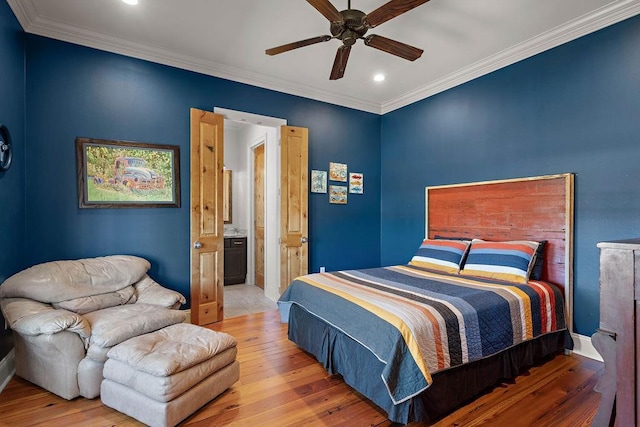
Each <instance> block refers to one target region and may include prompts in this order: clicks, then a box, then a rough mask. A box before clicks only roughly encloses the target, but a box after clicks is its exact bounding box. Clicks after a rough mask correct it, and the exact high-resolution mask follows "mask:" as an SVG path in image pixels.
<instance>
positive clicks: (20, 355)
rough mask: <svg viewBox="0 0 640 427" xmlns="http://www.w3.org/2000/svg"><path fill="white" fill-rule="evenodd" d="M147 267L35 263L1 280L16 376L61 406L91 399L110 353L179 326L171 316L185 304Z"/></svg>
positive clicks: (127, 262) (104, 260)
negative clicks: (81, 398) (59, 400)
mask: <svg viewBox="0 0 640 427" xmlns="http://www.w3.org/2000/svg"><path fill="white" fill-rule="evenodd" d="M149 267H150V264H149V262H148V261H147V260H145V259H143V258H139V257H134V256H126V255H114V256H107V257H100V258H89V259H80V260H73V261H55V262H48V263H44V264H39V265H36V266H33V267H31V268H28V269H26V270H23V271H21V272H19V273H17V274H15V275H13V276H12V277H10V278H8V279H7V280H5V281H4V283H2V285H0V309H2V314H3V316H4V318H5V319H6V320H7V321H8V323H9V325H10V327H11V329H12V330H13V337H14V343H15V355H16V374H17V375H18V376H20V377H22V378H24V379H26V380H28V381H30V382H32V383H34V384H37V385H39V386H41V387H43V388H45V389H47V390H49V391H51V392H52V393H55V394H57V395H58V396H61V397H63V398H65V399H73V398H74V397H77V396H80V395H81V396H84V397H86V398H89V399H93V398H95V397H97V396H98V395H99V394H100V383H101V382H102V379H103V377H102V368H103V365H104V362H105V361H106V360H107V352H108V351H109V349H110V348H111V347H113V346H115V345H116V344H119V343H121V342H123V341H125V340H127V339H129V338H132V337H134V336H138V335H142V334H146V333H149V332H153V331H156V330H158V329H162V328H164V327H166V326H169V325H172V324H175V323H181V322H184V321H185V319H186V316H185V314H184V313H183V312H180V311H178V310H177V308H179V307H180V305H182V304H184V303H185V302H186V301H185V298H184V297H183V296H182V295H181V294H180V293H178V292H174V291H172V290H169V289H166V288H163V287H162V286H160V285H159V284H158V283H156V282H155V281H154V280H153V279H151V278H150V277H149V276H148V275H147V274H146V273H147V271H148V269H149Z"/></svg>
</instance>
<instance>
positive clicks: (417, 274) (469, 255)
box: [278, 174, 573, 424]
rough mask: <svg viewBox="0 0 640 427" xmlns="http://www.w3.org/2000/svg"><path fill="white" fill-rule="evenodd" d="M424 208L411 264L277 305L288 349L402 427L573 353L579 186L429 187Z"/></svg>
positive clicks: (316, 280) (340, 281)
mask: <svg viewBox="0 0 640 427" xmlns="http://www.w3.org/2000/svg"><path fill="white" fill-rule="evenodd" d="M425 205H426V208H425V229H426V233H425V236H424V239H423V241H422V243H421V244H420V247H419V248H418V249H417V251H416V254H415V255H414V256H413V257H412V258H411V260H408V263H407V264H404V265H397V266H388V267H381V268H373V269H363V270H349V271H337V272H329V273H318V274H310V275H306V276H302V277H299V278H297V279H295V280H294V281H292V283H291V284H290V285H289V287H288V288H287V290H286V291H285V293H283V295H282V297H281V298H280V300H279V302H278V305H279V308H280V312H281V317H282V320H283V321H285V322H288V325H289V332H288V333H289V339H291V340H292V341H293V342H295V343H296V344H297V345H298V346H299V347H300V348H302V349H303V350H305V351H307V352H309V353H311V354H312V355H314V356H315V357H316V358H317V359H318V361H320V362H321V363H322V364H323V365H324V367H325V368H326V369H327V371H328V372H329V373H331V374H334V373H337V374H340V375H342V377H343V378H344V381H345V382H346V383H347V384H349V385H350V386H351V387H353V388H354V389H355V390H357V391H358V392H360V393H361V394H363V395H364V396H366V397H367V398H369V399H370V400H372V401H373V402H374V403H375V404H376V405H378V406H379V407H380V408H382V409H383V410H384V411H385V412H386V413H387V416H388V418H389V419H390V420H391V421H394V422H398V423H402V424H407V423H409V422H412V421H422V422H430V421H433V420H435V419H437V418H440V417H441V416H443V415H444V414H446V413H448V412H450V411H452V410H453V409H455V408H456V407H458V406H460V405H461V404H463V403H465V402H467V401H469V400H470V399H472V398H474V397H475V396H477V395H478V394H479V393H481V392H482V391H484V390H486V389H488V388H490V387H492V386H494V385H495V384H497V383H499V382H500V381H503V380H505V379H510V378H513V377H515V376H517V375H519V374H520V373H521V372H522V370H523V369H525V368H526V367H529V366H531V365H532V364H534V363H536V362H538V361H540V360H544V359H545V358H547V357H549V356H551V355H554V354H556V353H558V352H560V351H562V350H566V349H570V348H571V338H570V334H569V332H570V331H571V319H572V309H571V300H572V293H571V288H572V276H573V274H572V251H573V244H572V242H573V233H572V230H573V175H572V174H562V175H549V176H543V177H532V178H520V179H512V180H502V181H488V182H481V183H468V184H457V185H448V186H438V187H427V188H426V192H425ZM540 242H544V243H543V244H541V243H540ZM536 261H537V262H536Z"/></svg>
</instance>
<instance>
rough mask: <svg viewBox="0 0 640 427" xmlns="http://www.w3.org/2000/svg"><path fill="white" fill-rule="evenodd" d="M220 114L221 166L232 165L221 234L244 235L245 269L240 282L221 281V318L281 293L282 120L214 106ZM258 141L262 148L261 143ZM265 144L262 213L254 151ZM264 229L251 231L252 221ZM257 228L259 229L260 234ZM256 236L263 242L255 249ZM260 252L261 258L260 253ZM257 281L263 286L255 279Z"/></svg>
mask: <svg viewBox="0 0 640 427" xmlns="http://www.w3.org/2000/svg"><path fill="white" fill-rule="evenodd" d="M214 112H215V113H217V114H221V115H223V116H224V117H225V120H224V134H225V135H224V146H225V149H224V157H225V158H224V166H225V169H228V170H232V174H233V180H232V190H231V192H230V193H231V195H232V200H231V203H232V207H233V209H232V210H231V212H232V218H231V221H230V222H229V223H227V224H225V232H226V233H225V234H229V235H234V236H244V237H246V260H247V262H246V266H247V274H246V280H245V283H244V284H236V285H227V286H225V287H224V301H225V303H224V304H225V310H224V312H225V314H224V317H225V318H229V317H236V316H239V315H243V314H250V313H255V312H262V311H267V310H271V309H276V303H275V301H277V299H278V298H279V296H280V293H279V289H278V283H279V274H280V271H279V261H278V258H277V254H278V250H279V243H278V236H279V216H278V215H279V212H278V209H279V195H278V183H279V147H278V141H279V139H280V126H281V125H285V124H286V120H283V119H274V118H271V117H265V116H258V115H254V114H250V113H244V112H239V111H233V110H226V109H221V108H215V109H214ZM261 147H262V148H261ZM260 150H264V155H263V159H264V176H263V177H262V182H261V183H259V184H258V185H263V189H264V191H263V195H262V198H263V200H262V201H263V207H261V208H258V209H262V215H260V214H258V213H257V212H256V201H255V198H256V192H255V186H256V182H257V181H258V178H260V177H256V164H255V159H256V152H259V151H260ZM257 220H258V221H259V222H261V223H262V225H263V231H262V232H260V231H258V232H256V227H255V224H256V221H257ZM259 233H261V234H259ZM256 240H258V241H260V240H262V241H263V242H264V250H262V251H260V250H259V247H257V245H256ZM260 253H262V256H263V258H262V259H259V258H257V257H259V256H260V255H259V254H260ZM260 282H262V283H263V284H264V285H263V286H264V289H261V288H259V287H258V286H257V285H258V284H260Z"/></svg>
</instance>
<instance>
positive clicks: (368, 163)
mask: <svg viewBox="0 0 640 427" xmlns="http://www.w3.org/2000/svg"><path fill="white" fill-rule="evenodd" d="M26 88H27V121H28V130H27V139H28V141H29V144H28V147H27V164H28V174H27V178H26V194H27V196H28V197H27V214H26V223H27V224H28V227H27V244H28V247H29V259H28V261H29V263H31V264H34V263H39V262H44V261H49V260H54V259H72V258H80V257H91V256H100V255H106V254H116V253H125V254H134V255H139V256H143V257H146V258H147V259H149V260H150V261H151V263H152V269H151V275H152V277H154V278H155V279H156V280H158V281H159V282H160V283H162V284H164V285H166V286H167V287H169V288H172V289H175V290H178V291H180V292H182V293H183V294H185V295H186V296H188V295H189V278H190V273H189V252H190V249H189V248H190V242H189V218H190V217H189V108H191V107H195V108H200V109H204V110H213V108H214V106H215V107H223V108H229V109H234V110H240V111H246V112H251V113H255V114H262V115H266V116H272V117H279V118H284V119H287V121H288V123H289V124H290V125H292V126H303V127H307V128H309V167H310V169H321V170H327V169H328V167H329V162H330V161H337V162H342V163H347V164H348V165H349V168H350V170H352V171H357V172H363V173H364V175H365V178H366V182H365V191H366V193H365V195H363V196H352V197H350V198H349V203H348V204H347V205H329V203H328V198H327V195H326V194H324V195H321V196H319V195H315V194H312V195H310V202H309V206H310V211H309V228H310V230H309V234H310V248H309V249H310V268H311V269H312V270H313V271H317V270H318V268H319V266H320V265H325V266H327V268H328V269H343V268H357V267H368V266H377V265H379V263H380V215H379V206H380V187H379V184H380V120H381V118H380V117H379V116H378V115H375V114H369V113H364V112H360V111H356V110H352V109H348V108H343V107H338V106H333V105H329V104H326V103H322V102H317V101H312V100H309V99H305V98H301V97H296V96H291V95H286V94H283V93H279V92H274V91H270V90H265V89H260V88H256V87H253V86H249V85H244V84H240V83H235V82H231V81H227V80H223V79H218V78H213V77H209V76H205V75H201V74H197V73H192V72H188V71H184V70H179V69H175V68H171V67H166V66H162V65H158V64H153V63H150V62H146V61H141V60H136V59H132V58H128V57H124V56H120V55H115V54H110V53H106V52H102V51H97V50H93V49H89V48H85V47H80V46H77V45H72V44H68V43H63V42H59V41H55V40H52V39H47V38H43V37H38V36H33V35H28V36H27V84H26ZM78 136H83V137H91V138H101V139H114V140H129V141H140V142H149V143H157V144H175V145H179V146H180V151H181V159H180V160H181V161H180V169H181V171H182V176H181V179H182V182H181V193H182V207H181V208H178V209H176V208H173V209H172V208H162V209H79V208H78V196H77V192H76V164H75V150H74V140H75V138H76V137H78Z"/></svg>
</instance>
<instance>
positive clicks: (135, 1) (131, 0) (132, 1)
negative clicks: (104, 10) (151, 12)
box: [122, 0, 138, 6]
mask: <svg viewBox="0 0 640 427" xmlns="http://www.w3.org/2000/svg"><path fill="white" fill-rule="evenodd" d="M122 2H123V3H126V4H128V5H131V6H135V5H137V4H138V0H122Z"/></svg>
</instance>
